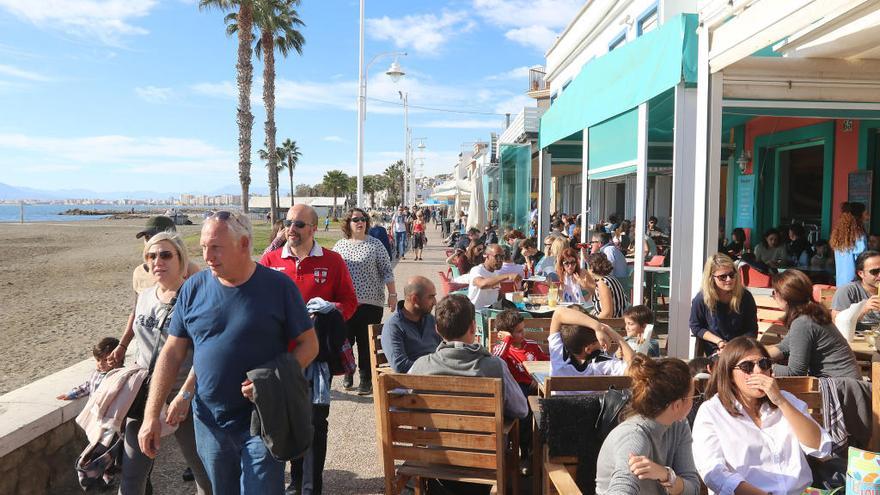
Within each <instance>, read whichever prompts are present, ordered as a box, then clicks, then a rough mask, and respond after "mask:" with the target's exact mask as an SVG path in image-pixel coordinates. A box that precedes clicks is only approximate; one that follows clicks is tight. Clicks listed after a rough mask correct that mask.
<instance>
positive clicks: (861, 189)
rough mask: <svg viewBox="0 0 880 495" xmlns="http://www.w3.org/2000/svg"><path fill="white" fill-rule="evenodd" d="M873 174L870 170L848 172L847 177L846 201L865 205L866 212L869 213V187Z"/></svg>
mask: <svg viewBox="0 0 880 495" xmlns="http://www.w3.org/2000/svg"><path fill="white" fill-rule="evenodd" d="M873 178H874V174H873V172H872V171H870V170H860V171H858V172H850V173H849V177H847V181H846V184H847V199H846V200H847V201H849V202H859V203H862V204H863V205H865V208H867V211H869V212H870V211H871V185H872V184H873V182H874V180H873Z"/></svg>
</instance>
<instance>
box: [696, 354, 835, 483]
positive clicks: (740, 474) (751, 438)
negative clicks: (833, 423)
mask: <svg viewBox="0 0 880 495" xmlns="http://www.w3.org/2000/svg"><path fill="white" fill-rule="evenodd" d="M771 367H772V361H771V360H770V355H769V353H768V352H767V350H766V349H765V348H764V346H763V345H761V344H760V343H759V342H758V341H757V340H755V339H753V338H749V337H738V338H736V339H733V340H731V341H730V342H729V343H728V344H727V345H726V346H725V348H724V352H722V353H721V356H720V357H719V359H718V363H717V364H716V366H715V368H714V369H713V373H712V378H711V379H710V380H709V385H708V387H707V388H706V397H707V399H708V400H706V402H704V403H703V404H702V405H701V406H700V410H699V411H698V412H697V417H696V420H695V421H694V428H693V436H694V444H693V445H694V446H693V454H694V463H695V464H696V466H697V471H699V473H700V476H701V477H702V478H703V482H704V483H706V486H707V487H708V488H709V493H718V494H720V493H725V494H727V493H737V494H770V493H775V494H799V493H801V492H803V490H804V489H805V488H807V487H808V486H810V484H811V483H812V473H811V471H810V466H809V465H808V464H807V458H806V456H808V455H810V456H814V457H817V458H822V457H826V456H828V455H829V454H830V453H831V438H830V437H829V436H828V433H826V432H825V431H824V430H823V429H822V428H821V427H820V426H819V425H818V424H817V423H816V422H815V421H813V418H811V417H810V415H809V414H808V413H807V406H806V404H805V403H804V402H802V401H800V400H799V399H797V398H796V397H795V396H793V395H792V394H790V393H788V392H785V391H781V390H779V386H778V385H777V383H776V380H775V379H774V378H773V375H772V374H771Z"/></svg>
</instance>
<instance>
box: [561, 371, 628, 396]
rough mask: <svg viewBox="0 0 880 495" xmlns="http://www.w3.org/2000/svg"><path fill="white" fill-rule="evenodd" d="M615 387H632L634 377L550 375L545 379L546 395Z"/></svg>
mask: <svg viewBox="0 0 880 495" xmlns="http://www.w3.org/2000/svg"><path fill="white" fill-rule="evenodd" d="M611 387H614V388H616V389H618V390H622V389H627V388H632V378H630V377H628V376H601V375H593V376H548V377H547V378H545V379H544V397H550V396H551V395H553V392H568V393H581V392H582V393H588V392H605V391H607V390H608V389H609V388H611Z"/></svg>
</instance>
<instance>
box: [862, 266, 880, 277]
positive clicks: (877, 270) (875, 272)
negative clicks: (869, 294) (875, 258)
mask: <svg viewBox="0 0 880 495" xmlns="http://www.w3.org/2000/svg"><path fill="white" fill-rule="evenodd" d="M865 271H866V272H868V273H870V274H871V276H872V277H876V276H877V275H880V268H872V269H870V270H865Z"/></svg>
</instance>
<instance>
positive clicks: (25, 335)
mask: <svg viewBox="0 0 880 495" xmlns="http://www.w3.org/2000/svg"><path fill="white" fill-rule="evenodd" d="M144 223H145V220H144V219H125V220H113V219H102V220H87V221H80V222H52V223H49V222H38V223H25V224H17V223H0V394H3V393H6V392H8V391H10V390H14V389H15V388H18V387H20V386H22V385H24V384H26V383H29V382H31V381H33V380H35V379H37V378H41V377H43V376H46V375H49V374H51V373H53V372H55V371H58V370H60V369H63V368H66V367H68V366H70V365H72V364H74V363H76V362H79V361H81V360H83V359H88V358H90V357H91V350H90V349H91V347H92V346H93V345H94V344H95V343H96V342H97V341H98V340H99V339H100V338H101V337H106V336H113V337H117V338H118V337H119V336H121V335H122V331H123V330H124V329H125V324H126V321H127V318H128V313H129V311H130V309H131V307H132V303H133V291H132V289H131V272H132V270H133V269H134V267H135V266H136V265H137V263H138V262H139V260H140V257H141V252H142V249H143V241H142V240H140V239H137V238H135V234H136V233H137V232H138V231H139V230H141V229H142V228H143V226H144ZM178 231H179V232H181V233H182V234H183V235H184V237H186V236H191V235H195V234H197V233H198V231H199V225H184V226H178ZM334 234H335V233H334ZM190 244H192V245H190ZM196 244H197V243H196V242H189V244H188V245H187V247H188V248H189V252H190V254H191V255H192V254H193V253H198V252H199V251H198V246H197V245H196ZM194 261H195V262H196V263H197V264H199V265H200V266H204V262H203V260H202V259H201V257H198V258H195V259H194ZM59 392H61V391H59Z"/></svg>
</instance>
